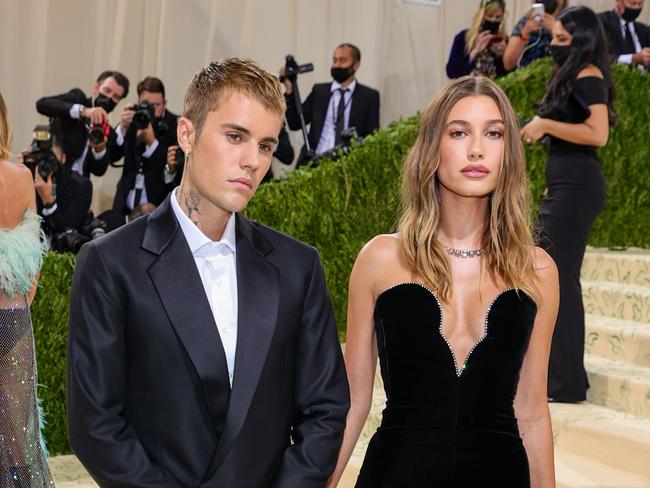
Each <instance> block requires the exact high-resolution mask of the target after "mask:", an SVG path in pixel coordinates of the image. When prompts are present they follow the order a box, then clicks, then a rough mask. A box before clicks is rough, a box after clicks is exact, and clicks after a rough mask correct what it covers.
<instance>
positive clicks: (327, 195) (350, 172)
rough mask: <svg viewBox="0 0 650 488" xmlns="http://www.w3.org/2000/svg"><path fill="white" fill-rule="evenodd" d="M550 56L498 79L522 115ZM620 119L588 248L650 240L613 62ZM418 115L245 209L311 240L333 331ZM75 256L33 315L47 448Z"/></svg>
mask: <svg viewBox="0 0 650 488" xmlns="http://www.w3.org/2000/svg"><path fill="white" fill-rule="evenodd" d="M550 68H551V64H550V62H549V61H548V60H545V61H541V62H538V63H534V64H533V65H532V66H530V67H528V68H526V69H523V70H520V71H517V72H515V73H513V74H511V75H508V76H507V77H505V78H503V79H501V80H500V84H501V86H503V88H504V89H505V91H506V92H507V93H508V96H509V97H510V99H511V101H512V103H513V105H514V107H515V110H516V111H517V112H518V113H519V115H520V117H521V118H522V119H524V118H529V117H532V116H533V115H534V114H535V108H534V106H535V102H536V101H538V100H539V99H540V98H541V97H542V95H543V93H544V86H545V83H546V81H547V79H548V77H549V74H550ZM614 76H615V81H616V85H617V89H618V98H617V105H616V107H617V110H618V113H619V122H618V124H617V125H616V126H615V127H614V128H613V130H612V131H611V134H610V139H609V143H608V145H607V146H606V147H605V148H603V149H602V150H601V151H600V156H601V159H602V160H603V168H604V173H605V178H606V181H607V187H608V197H607V206H606V208H605V210H604V211H603V213H602V214H601V215H600V217H599V218H598V220H597V221H596V223H595V225H594V228H593V231H592V233H591V237H590V243H591V244H592V245H594V246H610V247H612V246H639V247H650V232H648V231H647V227H646V226H647V223H648V222H650V205H649V201H650V178H649V177H648V176H647V173H646V168H647V167H648V166H649V165H650V141H649V140H648V139H649V138H648V127H650V111H649V110H648V108H647V106H648V101H650V77H649V76H648V75H647V74H645V73H642V72H639V71H637V70H632V69H627V68H626V67H624V66H617V67H615V69H614ZM417 128H418V117H417V116H414V117H411V118H409V119H407V120H400V121H398V122H395V123H393V124H391V125H390V126H389V127H388V128H386V129H383V130H381V131H379V132H377V133H376V134H374V135H372V136H370V137H368V138H367V139H366V141H365V144H363V145H359V146H358V147H356V148H355V149H354V150H353V151H352V152H351V153H350V154H349V155H347V156H345V157H343V158H341V159H340V160H339V161H336V162H326V163H324V164H322V165H321V166H320V167H318V168H316V169H310V170H301V171H297V172H295V173H292V174H291V175H290V177H289V178H288V179H287V180H286V181H281V182H272V183H270V184H267V185H264V186H262V187H261V188H260V189H259V190H258V194H257V195H256V196H255V198H254V199H253V201H252V202H251V204H250V205H249V207H248V209H247V211H246V214H247V216H248V217H249V218H251V219H254V220H256V221H258V222H262V223H265V224H267V225H270V226H272V227H275V228H276V229H279V230H281V231H283V232H286V233H288V234H291V235H293V236H295V237H297V238H299V239H301V240H304V241H306V242H309V243H310V244H312V245H314V246H316V247H317V248H318V249H319V250H320V253H321V257H322V260H323V263H324V266H325V271H326V275H327V282H328V286H329V289H330V293H331V295H332V300H333V302H334V308H335V312H336V317H337V321H338V324H339V334H340V337H341V339H344V336H345V320H346V307H347V282H348V277H349V275H350V269H351V267H352V264H353V262H354V258H355V256H356V255H357V253H358V252H359V250H360V249H361V247H362V246H363V244H364V243H365V242H367V241H368V240H369V239H370V238H371V237H373V236H374V235H376V234H379V233H386V232H393V231H394V229H395V226H396V208H397V204H398V184H399V172H400V167H401V164H402V160H403V158H404V155H405V154H406V152H407V151H408V148H409V147H410V146H411V144H412V143H413V141H414V140H415V137H416V134H417ZM526 151H527V161H528V168H529V169H528V174H529V179H530V183H531V194H532V195H534V200H535V201H538V196H539V195H541V193H542V191H543V188H544V166H545V160H546V153H545V150H544V149H543V148H542V147H541V146H539V145H535V146H532V147H528V148H527V149H526ZM73 265H74V258H73V257H72V256H65V255H64V256H61V255H54V254H51V255H49V256H48V257H47V259H46V261H45V265H44V267H43V272H42V277H41V283H40V287H39V292H38V295H37V298H36V302H35V303H34V306H33V309H32V310H33V317H34V324H35V331H36V342H37V350H38V354H37V356H38V364H39V380H40V383H41V384H43V385H46V386H45V387H42V388H41V389H40V395H41V397H42V399H43V401H44V408H45V410H46V411H47V412H48V425H47V426H46V430H45V435H46V438H47V440H48V443H49V447H50V451H51V452H52V453H55V454H56V453H63V452H69V446H68V443H67V437H66V427H65V414H64V411H65V349H66V345H65V344H66V322H67V317H68V310H67V305H68V302H69V293H70V281H71V274H72V268H73Z"/></svg>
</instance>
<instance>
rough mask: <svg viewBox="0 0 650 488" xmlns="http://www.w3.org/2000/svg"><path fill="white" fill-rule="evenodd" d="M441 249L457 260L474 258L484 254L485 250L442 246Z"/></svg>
mask: <svg viewBox="0 0 650 488" xmlns="http://www.w3.org/2000/svg"><path fill="white" fill-rule="evenodd" d="M442 247H443V248H444V249H445V251H447V254H449V255H450V256H455V257H457V258H475V257H477V256H480V255H481V254H485V249H454V248H453V247H448V246H445V245H444V244H443V245H442Z"/></svg>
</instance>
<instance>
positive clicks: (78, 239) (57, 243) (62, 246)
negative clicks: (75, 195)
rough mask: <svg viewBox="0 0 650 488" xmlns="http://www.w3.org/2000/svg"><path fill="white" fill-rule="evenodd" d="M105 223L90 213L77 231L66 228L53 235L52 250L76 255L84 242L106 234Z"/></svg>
mask: <svg viewBox="0 0 650 488" xmlns="http://www.w3.org/2000/svg"><path fill="white" fill-rule="evenodd" d="M106 226H107V224H106V222H104V221H103V220H100V219H98V218H95V215H94V214H93V212H92V211H89V212H88V215H86V218H85V219H84V221H83V222H82V223H81V225H80V226H79V230H77V229H72V228H68V229H66V230H65V231H63V232H59V233H58V234H55V235H54V236H53V238H52V248H53V249H54V250H55V251H57V252H72V253H75V254H77V253H78V252H79V249H81V246H83V245H84V244H85V243H86V242H88V241H91V240H93V239H97V238H98V237H101V236H103V235H104V234H106Z"/></svg>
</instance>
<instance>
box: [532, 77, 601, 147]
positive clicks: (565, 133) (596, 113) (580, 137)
mask: <svg viewBox="0 0 650 488" xmlns="http://www.w3.org/2000/svg"><path fill="white" fill-rule="evenodd" d="M585 76H597V77H599V78H602V73H601V72H600V70H599V69H598V68H596V67H587V68H585V69H583V70H582V71H581V72H580V73H579V74H578V79H580V78H582V77H585ZM589 110H590V112H591V115H589V117H588V118H587V119H585V121H584V122H581V123H579V124H572V123H570V122H559V121H557V120H552V119H544V118H541V117H535V118H533V120H532V121H530V122H529V123H528V124H527V125H526V126H525V127H524V128H523V129H522V130H521V132H522V136H523V138H524V141H526V142H528V143H535V142H537V141H538V140H539V139H541V138H542V137H543V136H544V135H545V134H548V135H550V136H553V137H557V138H558V139H562V140H564V141H567V142H572V143H573V144H582V145H585V146H595V147H603V146H604V145H605V144H607V139H608V138H609V110H608V107H607V104H605V103H597V104H594V105H589Z"/></svg>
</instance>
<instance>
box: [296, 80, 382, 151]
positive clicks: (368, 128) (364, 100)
mask: <svg viewBox="0 0 650 488" xmlns="http://www.w3.org/2000/svg"><path fill="white" fill-rule="evenodd" d="M331 86H332V84H331V83H319V84H317V85H314V87H313V88H312V91H311V93H310V94H309V96H308V97H307V99H306V100H305V101H304V102H303V104H302V110H303V115H304V117H305V124H307V125H309V124H311V125H310V127H309V137H308V138H309V144H310V146H311V148H312V150H314V151H315V150H316V147H317V146H318V141H319V140H320V136H321V133H322V132H323V127H324V125H325V118H326V117H327V115H328V114H327V107H328V105H329V102H330V96H331V93H330V89H331ZM285 99H286V102H287V122H288V124H289V128H290V129H291V130H300V118H299V116H298V111H297V109H296V104H295V102H294V97H293V94H292V95H287V96H285ZM350 103H351V106H350V121H349V123H348V127H355V128H356V129H357V134H359V136H361V137H366V136H367V135H368V134H370V133H371V132H372V131H374V130H375V129H377V128H378V127H379V92H378V91H377V90H375V89H373V88H369V87H367V86H364V85H362V84H361V83H359V82H357V86H356V87H355V89H354V92H352V101H351V102H350ZM330 116H331V114H330ZM305 152H306V150H305V146H303V147H302V150H301V152H300V157H299V158H298V162H303V161H304V158H305Z"/></svg>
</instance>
